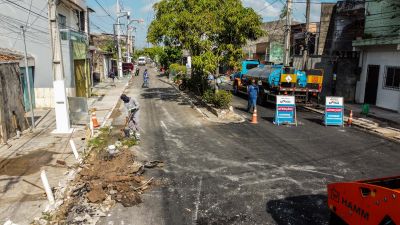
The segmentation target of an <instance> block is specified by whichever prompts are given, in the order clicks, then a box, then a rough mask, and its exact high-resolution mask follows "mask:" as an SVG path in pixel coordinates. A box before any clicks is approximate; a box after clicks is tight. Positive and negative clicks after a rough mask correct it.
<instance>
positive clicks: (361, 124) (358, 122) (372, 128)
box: [303, 106, 400, 143]
mask: <svg viewBox="0 0 400 225" xmlns="http://www.w3.org/2000/svg"><path fill="white" fill-rule="evenodd" d="M303 108H304V109H306V110H309V111H312V112H314V113H318V114H322V115H323V114H325V112H324V111H323V110H319V109H314V108H312V107H308V106H303ZM343 119H344V120H345V121H347V120H348V119H349V117H347V116H345V117H344V118H343ZM352 125H353V126H354V127H356V128H358V129H361V130H363V131H366V132H368V133H370V134H375V135H377V136H380V137H383V138H385V139H387V140H390V141H393V142H396V143H400V130H397V129H394V128H391V127H387V128H384V127H380V126H379V124H377V123H375V122H372V121H368V120H365V119H363V118H359V119H355V118H353V123H352ZM384 130H392V131H393V132H397V135H390V136H388V134H387V133H384V132H383V131H384Z"/></svg>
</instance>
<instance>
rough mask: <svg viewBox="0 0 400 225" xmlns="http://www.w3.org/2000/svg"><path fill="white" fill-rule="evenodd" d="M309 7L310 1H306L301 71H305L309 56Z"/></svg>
mask: <svg viewBox="0 0 400 225" xmlns="http://www.w3.org/2000/svg"><path fill="white" fill-rule="evenodd" d="M310 5H311V2H310V0H307V7H306V32H305V34H304V35H305V38H304V42H305V43H304V51H303V70H306V69H307V63H308V55H309V53H310V52H309V51H310V49H309V47H310V46H308V42H309V41H310V32H309V31H310Z"/></svg>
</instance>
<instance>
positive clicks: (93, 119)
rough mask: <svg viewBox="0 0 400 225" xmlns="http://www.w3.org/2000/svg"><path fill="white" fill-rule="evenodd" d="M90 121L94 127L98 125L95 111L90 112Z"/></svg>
mask: <svg viewBox="0 0 400 225" xmlns="http://www.w3.org/2000/svg"><path fill="white" fill-rule="evenodd" d="M92 123H93V127H94V128H96V127H99V126H100V125H99V122H98V121H97V117H96V113H95V112H92Z"/></svg>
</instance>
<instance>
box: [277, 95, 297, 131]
mask: <svg viewBox="0 0 400 225" xmlns="http://www.w3.org/2000/svg"><path fill="white" fill-rule="evenodd" d="M274 123H275V124H277V125H280V124H295V125H296V126H297V115H296V101H295V97H294V96H287V95H278V96H276V111H275V120H274Z"/></svg>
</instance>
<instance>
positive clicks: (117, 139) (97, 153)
mask: <svg viewBox="0 0 400 225" xmlns="http://www.w3.org/2000/svg"><path fill="white" fill-rule="evenodd" d="M112 144H113V145H115V147H116V151H110V150H108V149H109V145H112ZM136 144H138V141H137V140H135V139H132V138H125V137H123V136H122V132H121V131H120V129H119V128H108V127H107V128H101V129H100V133H99V135H98V136H97V137H95V138H92V139H90V140H89V141H88V148H89V151H88V152H89V153H88V154H87V155H86V156H85V160H84V162H85V163H84V164H82V165H80V166H79V168H78V169H77V170H76V171H77V173H76V176H75V179H74V180H73V181H72V182H70V184H69V185H68V186H67V187H66V188H65V189H62V188H61V189H59V190H58V192H59V193H58V195H59V196H61V199H58V201H57V202H58V205H59V207H58V208H57V210H55V211H52V212H50V213H44V214H43V216H42V218H41V219H40V220H38V221H35V222H34V224H95V223H96V221H97V220H98V219H99V218H100V217H102V216H105V215H106V212H107V211H109V210H110V208H111V207H113V206H114V205H115V204H116V203H120V204H121V205H123V206H124V207H131V206H134V205H137V204H139V203H141V202H142V199H141V197H140V195H141V194H142V193H143V192H144V191H146V190H147V189H149V188H150V187H151V186H152V185H154V178H153V177H151V178H148V177H145V176H144V173H145V170H146V169H150V168H155V167H162V166H163V162H161V161H151V162H138V161H136V160H135V156H134V154H133V152H132V147H133V146H134V145H136ZM60 192H61V193H60ZM56 196H57V192H56ZM56 204H57V203H56Z"/></svg>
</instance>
